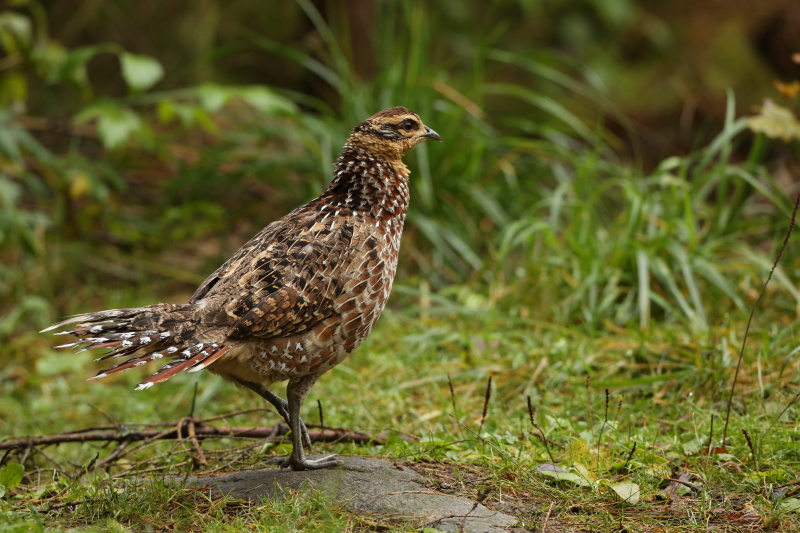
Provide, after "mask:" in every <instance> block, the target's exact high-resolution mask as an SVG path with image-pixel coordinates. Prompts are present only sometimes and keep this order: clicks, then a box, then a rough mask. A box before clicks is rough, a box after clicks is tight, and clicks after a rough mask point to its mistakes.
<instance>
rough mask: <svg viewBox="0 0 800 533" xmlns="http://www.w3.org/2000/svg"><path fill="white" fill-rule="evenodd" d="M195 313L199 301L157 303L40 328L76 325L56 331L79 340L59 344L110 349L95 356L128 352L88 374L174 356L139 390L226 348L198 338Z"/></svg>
mask: <svg viewBox="0 0 800 533" xmlns="http://www.w3.org/2000/svg"><path fill="white" fill-rule="evenodd" d="M196 317H197V306H195V305H194V304H187V305H175V304H157V305H151V306H147V307H133V308H128V309H111V310H108V311H100V312H97V313H87V314H83V315H76V316H73V317H70V318H68V319H66V320H63V321H61V322H58V323H57V324H54V325H52V326H50V327H49V328H47V329H45V330H43V332H48V331H53V330H55V329H58V328H61V327H64V326H71V325H73V324H74V325H76V326H75V327H73V328H72V329H69V330H66V331H61V332H57V333H55V334H56V335H72V336H74V337H77V339H76V340H75V341H74V342H70V343H67V344H62V345H60V346H57V348H74V349H75V351H76V352H81V351H84V350H103V349H107V350H108V349H110V350H111V351H110V352H109V353H107V354H104V355H102V356H101V357H99V358H98V359H97V360H98V361H102V360H105V359H109V358H121V357H131V358H130V359H128V360H126V361H123V362H121V363H119V364H116V365H114V366H111V367H109V368H107V369H105V370H101V371H100V372H99V373H98V374H97V375H96V376H94V377H93V378H90V379H98V378H103V377H106V376H109V375H111V374H116V373H119V372H124V371H126V370H130V369H131V368H136V367H139V366H141V365H144V364H146V363H149V362H151V361H156V360H158V359H161V358H163V357H171V358H173V359H174V360H173V361H171V362H170V363H168V364H166V365H165V366H164V367H162V368H161V369H160V370H158V371H157V372H156V373H154V374H153V375H151V376H150V377H148V378H147V379H146V380H144V381H143V382H142V383H140V384H139V386H138V387H137V390H139V389H145V388H148V387H151V386H152V385H153V384H155V383H160V382H162V381H166V380H167V379H169V378H171V377H172V376H174V375H176V374H178V373H180V372H182V371H184V370H188V371H191V372H196V371H199V370H202V369H204V368H206V367H208V366H209V365H210V364H211V363H213V362H214V361H216V360H217V359H219V358H220V357H222V356H223V355H225V353H227V352H228V350H230V347H229V346H225V345H222V344H219V343H208V342H205V343H203V342H198V341H197V337H196V334H197V331H196V330H197V328H198V325H199V322H198V319H197V318H196ZM142 352H144V353H142ZM137 353H138V355H137Z"/></svg>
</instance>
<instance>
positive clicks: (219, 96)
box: [197, 83, 231, 113]
mask: <svg viewBox="0 0 800 533" xmlns="http://www.w3.org/2000/svg"><path fill="white" fill-rule="evenodd" d="M230 97H231V90H230V89H229V88H227V87H222V86H220V85H217V84H215V83H204V84H203V85H201V86H200V87H198V88H197V100H198V101H199V103H200V105H201V106H202V107H203V109H205V110H206V111H208V112H209V113H216V112H217V111H219V110H220V109H222V106H224V105H225V104H227V103H228V100H230Z"/></svg>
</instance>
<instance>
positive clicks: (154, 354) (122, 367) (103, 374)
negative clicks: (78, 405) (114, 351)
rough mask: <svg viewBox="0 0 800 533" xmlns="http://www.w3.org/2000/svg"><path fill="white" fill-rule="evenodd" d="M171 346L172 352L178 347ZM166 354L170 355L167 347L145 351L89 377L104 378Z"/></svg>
mask: <svg viewBox="0 0 800 533" xmlns="http://www.w3.org/2000/svg"><path fill="white" fill-rule="evenodd" d="M171 348H176V350H172V352H173V353H174V352H175V351H177V350H179V349H180V347H179V346H173V347H171ZM168 355H170V350H169V348H168V349H166V350H159V351H156V352H150V353H146V354H144V355H142V356H139V357H134V358H133V359H128V360H127V361H125V362H122V363H119V364H118V365H114V366H112V367H109V368H106V369H105V370H101V371H100V372H98V373H97V375H96V376H94V377H91V378H89V379H99V378H104V377H106V376H110V375H111V374H117V373H119V372H124V371H125V370H130V369H131V368H134V367H137V366H142V365H144V364H146V363H149V362H151V361H156V360H158V359H161V358H162V357H164V356H168Z"/></svg>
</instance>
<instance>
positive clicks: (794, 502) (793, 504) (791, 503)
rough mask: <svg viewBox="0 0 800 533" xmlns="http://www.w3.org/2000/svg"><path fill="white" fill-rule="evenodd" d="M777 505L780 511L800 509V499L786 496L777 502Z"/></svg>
mask: <svg viewBox="0 0 800 533" xmlns="http://www.w3.org/2000/svg"><path fill="white" fill-rule="evenodd" d="M778 507H780V508H781V510H782V511H787V512H794V511H800V500H799V499H797V498H786V499H785V500H783V501H782V502H781V503H779V504H778Z"/></svg>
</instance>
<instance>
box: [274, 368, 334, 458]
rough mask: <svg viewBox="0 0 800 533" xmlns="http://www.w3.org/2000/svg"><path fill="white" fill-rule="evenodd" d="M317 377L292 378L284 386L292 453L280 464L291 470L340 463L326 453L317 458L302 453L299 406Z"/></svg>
mask: <svg viewBox="0 0 800 533" xmlns="http://www.w3.org/2000/svg"><path fill="white" fill-rule="evenodd" d="M318 378H319V376H318V375H310V376H301V377H297V378H292V379H290V380H289V384H288V385H287V386H286V398H287V399H288V403H289V407H288V410H289V427H291V428H292V454H291V455H290V456H289V457H288V459H287V460H286V461H285V462H283V464H282V465H281V466H290V467H291V468H292V470H317V469H320V468H329V467H332V466H338V465H341V464H342V462H341V461H340V460H339V459H337V458H336V456H335V455H328V456H326V457H321V458H319V459H306V457H305V454H304V453H303V442H302V438H301V429H300V428H301V424H302V423H303V422H302V420H301V419H300V408H301V407H302V406H303V402H304V401H305V399H306V398H307V397H308V393H309V391H310V390H311V387H312V386H313V385H314V383H316V381H317V379H318Z"/></svg>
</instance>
